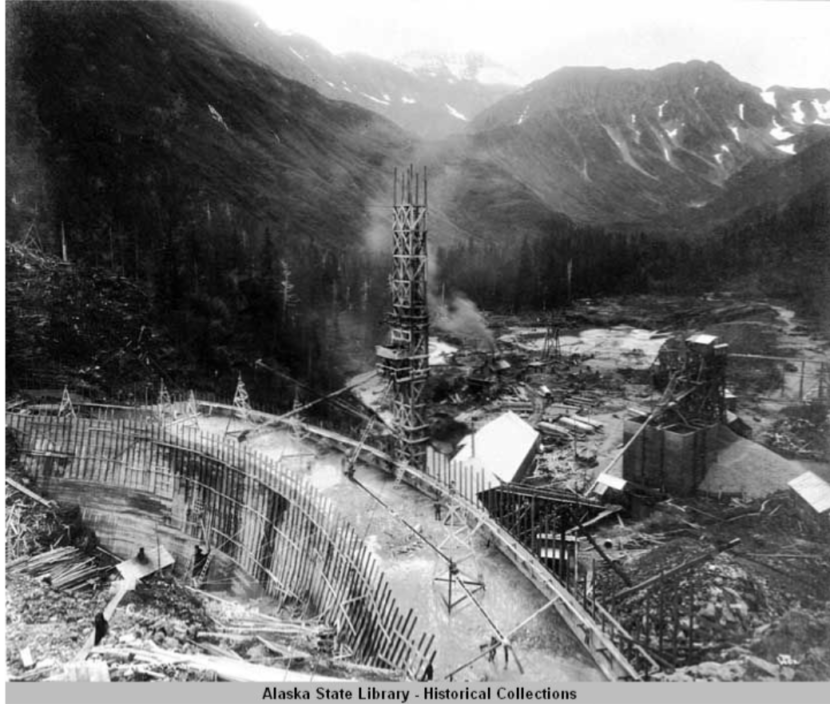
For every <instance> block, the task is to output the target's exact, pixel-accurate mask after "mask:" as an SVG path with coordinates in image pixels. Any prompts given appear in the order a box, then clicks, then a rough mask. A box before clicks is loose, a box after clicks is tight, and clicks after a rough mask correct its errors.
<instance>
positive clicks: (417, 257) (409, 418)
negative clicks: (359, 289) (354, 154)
mask: <svg viewBox="0 0 830 704" xmlns="http://www.w3.org/2000/svg"><path fill="white" fill-rule="evenodd" d="M392 205H393V207H392V214H393V224H392V239H393V246H394V251H393V254H392V257H393V269H392V278H391V289H392V314H391V316H390V324H391V335H390V340H391V342H390V344H389V346H387V347H383V346H380V347H378V348H377V356H378V366H379V368H380V370H381V373H382V374H383V375H384V376H385V377H387V378H388V379H389V380H390V382H391V385H392V405H393V413H394V421H395V428H396V432H397V434H398V459H399V460H401V461H402V462H406V463H407V464H409V465H410V466H411V467H413V468H415V469H419V470H424V469H425V468H426V444H427V440H428V433H427V423H426V403H425V400H424V387H425V386H426V382H427V377H428V376H429V315H428V311H427V175H426V169H424V172H423V174H419V173H416V172H415V170H414V168H413V167H412V166H410V167H409V169H408V170H405V171H404V172H403V173H402V174H400V177H399V175H398V171H397V169H395V176H394V186H393V195H392Z"/></svg>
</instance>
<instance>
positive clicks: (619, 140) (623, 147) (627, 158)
mask: <svg viewBox="0 0 830 704" xmlns="http://www.w3.org/2000/svg"><path fill="white" fill-rule="evenodd" d="M600 124H602V123H600ZM602 127H603V128H604V129H605V131H606V132H607V133H608V136H609V137H610V138H611V141H612V142H614V144H616V145H617V149H619V150H620V154H622V158H623V161H624V162H625V163H626V164H628V165H629V166H630V167H631V168H633V169H636V170H637V171H639V172H640V173H641V174H643V175H644V176H648V177H649V178H653V179H654V180H655V181H657V180H659V179H658V178H657V177H656V176H654V175H652V174H650V173H649V172H648V171H646V170H645V169H644V168H643V167H642V166H640V165H639V164H638V163H637V162H636V161H634V157H633V156H631V151H630V150H629V148H628V144H626V142H625V140H624V139H623V137H622V135H621V134H620V133H619V131H618V130H617V129H616V128H614V127H609V126H608V125H602Z"/></svg>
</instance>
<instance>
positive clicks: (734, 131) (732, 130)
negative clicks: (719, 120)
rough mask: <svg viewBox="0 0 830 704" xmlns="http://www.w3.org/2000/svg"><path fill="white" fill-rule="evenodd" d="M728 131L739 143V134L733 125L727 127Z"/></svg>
mask: <svg viewBox="0 0 830 704" xmlns="http://www.w3.org/2000/svg"><path fill="white" fill-rule="evenodd" d="M729 131H730V132H731V133H732V134H733V135H734V136H735V141H736V142H740V141H741V133H740V131H739V130H738V128H737V127H736V126H735V125H729Z"/></svg>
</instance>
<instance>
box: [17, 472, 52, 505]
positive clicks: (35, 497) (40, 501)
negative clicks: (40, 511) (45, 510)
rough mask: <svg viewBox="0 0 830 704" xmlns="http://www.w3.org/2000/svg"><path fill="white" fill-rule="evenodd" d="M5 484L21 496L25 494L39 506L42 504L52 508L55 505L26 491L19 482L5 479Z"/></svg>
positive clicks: (28, 490)
mask: <svg viewBox="0 0 830 704" xmlns="http://www.w3.org/2000/svg"><path fill="white" fill-rule="evenodd" d="M6 484H8V485H9V486H11V487H13V488H14V489H16V490H17V491H19V492H20V493H21V494H25V495H26V496H28V497H29V498H30V499H34V500H35V501H37V502H38V503H39V504H42V505H43V506H47V507H52V506H55V505H56V504H55V502H54V501H50V500H48V499H44V498H43V497H42V496H40V495H38V494H36V493H35V492H33V491H32V490H31V489H28V488H27V487H25V486H23V485H22V484H21V483H20V482H17V481H15V480H14V479H12V478H11V477H6Z"/></svg>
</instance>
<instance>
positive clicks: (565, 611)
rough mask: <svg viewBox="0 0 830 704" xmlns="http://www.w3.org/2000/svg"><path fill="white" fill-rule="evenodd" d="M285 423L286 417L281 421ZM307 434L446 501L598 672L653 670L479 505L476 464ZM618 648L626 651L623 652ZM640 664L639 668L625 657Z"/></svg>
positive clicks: (594, 608) (311, 430)
mask: <svg viewBox="0 0 830 704" xmlns="http://www.w3.org/2000/svg"><path fill="white" fill-rule="evenodd" d="M199 410H200V412H207V413H211V414H217V415H221V414H225V415H234V414H236V413H237V409H235V408H234V407H233V406H230V405H227V404H220V403H212V402H199ZM248 417H249V419H250V420H251V421H253V422H260V423H275V422H277V421H278V420H279V417H278V416H273V415H270V414H267V413H262V412H259V411H253V412H251V413H250V414H249V416H248ZM285 422H287V421H285ZM303 429H304V431H305V432H307V433H308V434H309V435H311V436H313V437H316V438H318V439H320V440H323V441H326V442H329V443H332V444H334V445H337V446H339V447H341V448H347V449H348V450H352V449H353V448H358V447H359V448H360V451H361V452H362V453H363V454H364V459H367V458H370V459H374V460H376V462H375V464H376V465H377V466H378V467H379V468H380V469H382V470H384V471H387V472H394V473H397V475H398V476H399V477H401V479H402V481H404V482H405V483H407V484H408V485H410V486H412V487H413V488H415V489H417V490H418V491H420V492H422V493H424V494H426V495H428V496H430V497H433V498H438V499H440V500H442V501H444V502H445V503H446V502H452V503H453V504H454V505H455V506H456V507H457V508H458V509H459V510H460V511H461V513H462V514H463V515H464V517H465V519H466V520H467V522H468V524H469V525H470V526H473V527H474V528H475V529H476V530H478V531H480V532H481V533H482V534H483V535H484V536H485V537H487V538H488V539H490V540H491V541H492V543H493V544H494V545H496V547H498V549H499V550H500V551H501V552H502V553H503V554H504V555H505V556H506V557H507V558H508V559H509V560H510V561H511V562H512V563H513V564H514V565H515V566H516V567H517V568H518V570H519V571H520V572H521V573H522V574H523V575H524V576H525V577H527V579H529V580H530V581H531V583H533V584H534V585H535V586H536V588H537V589H538V590H539V591H540V592H541V593H542V594H543V595H544V596H545V597H547V598H548V599H549V600H550V601H551V602H552V605H553V608H555V609H556V610H557V612H558V613H559V615H560V616H561V617H562V619H563V620H564V621H565V623H566V624H568V626H569V627H570V629H571V630H572V631H573V633H574V634H575V635H576V636H577V638H578V640H579V642H580V643H582V645H583V646H584V648H585V650H586V652H587V653H588V654H589V655H590V656H591V658H592V659H593V661H594V663H595V664H596V665H597V667H598V668H599V670H600V672H601V673H602V674H603V675H604V676H605V677H606V678H607V679H609V680H619V679H626V680H639V679H641V677H642V675H641V671H643V672H646V671H649V670H652V669H654V666H655V663H654V661H653V660H651V659H650V658H649V656H648V655H647V654H646V653H645V652H643V651H642V649H641V648H638V647H637V646H636V645H635V644H633V638H632V637H631V635H630V634H629V633H628V632H627V631H626V630H625V629H624V628H623V627H622V626H621V625H620V624H619V623H618V622H617V621H616V620H615V619H614V617H613V616H612V615H611V614H610V613H609V612H608V611H607V610H606V609H604V608H603V606H602V605H601V604H599V603H597V602H596V600H595V599H593V598H590V597H588V598H586V595H585V593H584V592H583V593H581V594H575V593H572V592H571V591H570V590H569V589H568V588H567V586H566V585H564V584H563V583H562V582H560V581H559V580H558V579H557V578H556V577H555V576H554V575H553V574H552V573H551V572H550V571H549V570H548V569H547V567H545V565H543V564H542V563H541V562H540V561H539V559H538V557H537V556H536V555H534V554H533V553H532V552H531V551H530V550H528V549H527V547H525V546H524V545H523V544H522V543H521V542H520V541H519V540H517V539H516V538H515V537H514V536H512V535H511V534H510V533H509V532H508V531H506V530H505V529H504V528H503V527H502V526H501V525H499V524H498V522H496V521H495V520H494V519H493V517H492V516H491V515H490V513H489V512H488V511H487V509H486V508H485V506H484V505H483V503H482V501H481V498H480V496H479V495H480V494H481V493H482V492H484V491H486V490H488V489H492V488H494V487H492V486H491V485H489V484H487V483H486V480H485V478H484V474H483V472H482V471H481V469H480V466H477V465H474V464H469V463H463V462H448V461H446V460H445V459H444V458H442V457H440V456H439V455H437V453H431V452H430V453H428V455H427V472H426V473H423V472H419V471H417V470H414V469H412V468H410V467H408V466H406V465H404V464H401V463H398V462H397V461H396V460H395V459H394V458H392V457H391V456H390V455H388V454H387V453H385V452H383V451H381V450H378V449H377V448H375V447H372V446H371V445H368V444H365V443H361V442H359V441H357V440H354V439H352V438H350V437H347V436H345V435H342V434H340V433H336V432H334V431H331V430H328V429H325V428H319V427H315V426H313V425H308V424H303ZM624 651H625V652H626V653H628V654H629V655H628V656H627V655H626V654H624ZM629 657H630V658H631V659H632V660H637V661H639V662H641V663H643V666H642V667H641V669H640V670H638V668H637V667H635V666H634V665H633V664H632V662H631V661H630V660H629Z"/></svg>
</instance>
